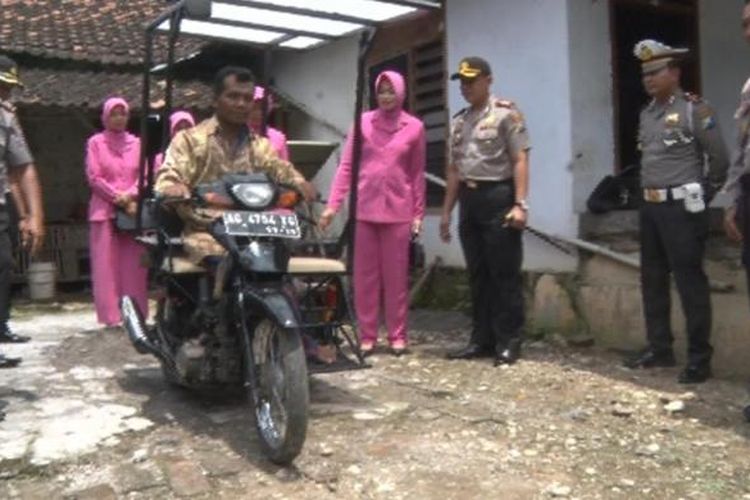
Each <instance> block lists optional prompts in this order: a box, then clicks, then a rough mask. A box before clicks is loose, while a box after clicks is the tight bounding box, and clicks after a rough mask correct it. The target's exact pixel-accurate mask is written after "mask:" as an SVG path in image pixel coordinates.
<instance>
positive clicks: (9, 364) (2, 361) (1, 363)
mask: <svg viewBox="0 0 750 500" xmlns="http://www.w3.org/2000/svg"><path fill="white" fill-rule="evenodd" d="M20 363H21V358H7V357H5V356H4V355H2V354H0V368H14V367H16V366H18V365H19V364H20Z"/></svg>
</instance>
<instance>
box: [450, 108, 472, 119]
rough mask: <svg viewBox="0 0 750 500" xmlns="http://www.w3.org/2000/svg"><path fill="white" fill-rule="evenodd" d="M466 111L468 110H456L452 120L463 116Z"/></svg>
mask: <svg viewBox="0 0 750 500" xmlns="http://www.w3.org/2000/svg"><path fill="white" fill-rule="evenodd" d="M468 109H469V108H463V109H460V110H458V113H456V114H455V115H453V118H458V117H459V116H461V115H463V114H464V113H466V111H467V110H468Z"/></svg>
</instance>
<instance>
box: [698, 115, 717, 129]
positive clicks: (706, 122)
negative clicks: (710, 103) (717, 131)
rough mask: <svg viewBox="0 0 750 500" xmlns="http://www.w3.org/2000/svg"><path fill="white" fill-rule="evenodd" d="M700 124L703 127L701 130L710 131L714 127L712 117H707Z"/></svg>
mask: <svg viewBox="0 0 750 500" xmlns="http://www.w3.org/2000/svg"><path fill="white" fill-rule="evenodd" d="M701 124H702V126H703V130H710V129H712V128H714V127H715V126H716V120H714V117H713V116H707V117H705V118H704V119H703V120H701Z"/></svg>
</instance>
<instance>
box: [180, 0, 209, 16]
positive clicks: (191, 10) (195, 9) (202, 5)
mask: <svg viewBox="0 0 750 500" xmlns="http://www.w3.org/2000/svg"><path fill="white" fill-rule="evenodd" d="M185 13H186V15H187V17H189V18H190V19H208V18H209V17H211V0H186V1H185Z"/></svg>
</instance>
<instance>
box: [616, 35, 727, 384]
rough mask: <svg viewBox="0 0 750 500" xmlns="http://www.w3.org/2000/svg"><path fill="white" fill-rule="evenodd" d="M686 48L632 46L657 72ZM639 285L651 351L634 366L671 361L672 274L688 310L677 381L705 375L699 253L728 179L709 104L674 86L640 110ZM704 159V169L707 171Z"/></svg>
mask: <svg viewBox="0 0 750 500" xmlns="http://www.w3.org/2000/svg"><path fill="white" fill-rule="evenodd" d="M685 53H687V50H686V49H673V48H671V47H668V46H666V45H664V44H661V43H659V42H656V41H653V40H644V41H642V42H639V43H638V44H637V45H636V48H635V54H636V56H637V57H638V58H639V59H641V62H642V64H643V71H644V73H647V72H656V71H661V70H662V69H664V68H666V67H667V66H668V65H670V64H671V61H673V60H674V59H675V58H677V57H680V56H681V55H683V54H685ZM638 139H639V149H640V150H641V185H642V187H643V197H644V203H643V205H642V207H641V211H640V236H641V285H642V296H643V307H644V312H645V319H646V333H647V337H648V342H649V346H650V347H649V349H648V350H647V351H646V352H645V353H643V355H641V356H640V357H639V358H637V359H635V360H632V361H631V362H630V366H632V367H651V366H673V365H674V363H675V362H674V355H673V352H672V342H673V337H672V329H671V325H670V307H671V304H670V280H669V278H670V273H671V274H672V275H673V276H674V279H675V282H676V284H677V290H678V292H679V295H680V299H681V301H682V306H683V310H684V312H685V316H686V324H687V336H688V366H687V368H686V369H685V371H683V372H682V374H681V375H680V381H681V382H683V383H691V382H702V381H703V380H705V379H706V378H708V377H709V376H710V360H711V354H712V351H713V350H712V347H711V344H710V342H709V337H710V332H711V297H710V290H709V283H708V278H707V276H706V274H705V272H704V269H703V256H704V253H705V244H706V239H707V237H708V228H709V219H708V212H707V210H706V206H707V204H708V203H709V202H710V201H711V199H712V198H713V196H714V194H715V193H716V192H717V191H718V190H719V188H720V187H721V186H722V185H723V183H724V181H725V180H726V173H727V169H728V166H729V159H728V155H727V149H726V146H725V144H724V142H723V139H722V137H721V132H720V130H719V125H718V123H717V121H716V116H715V113H714V111H713V110H712V109H711V107H710V105H709V104H708V103H707V102H706V101H704V100H702V99H700V98H699V97H697V96H694V95H691V94H686V93H685V92H683V91H682V90H679V89H677V90H676V91H675V92H674V93H673V94H672V95H671V96H670V97H669V98H668V99H667V100H666V101H664V102H658V101H657V100H655V99H654V100H653V101H651V102H650V103H649V104H648V105H647V106H646V107H645V108H644V109H643V111H642V112H641V115H640V126H639V132H638ZM706 164H707V167H708V168H707V169H706Z"/></svg>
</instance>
